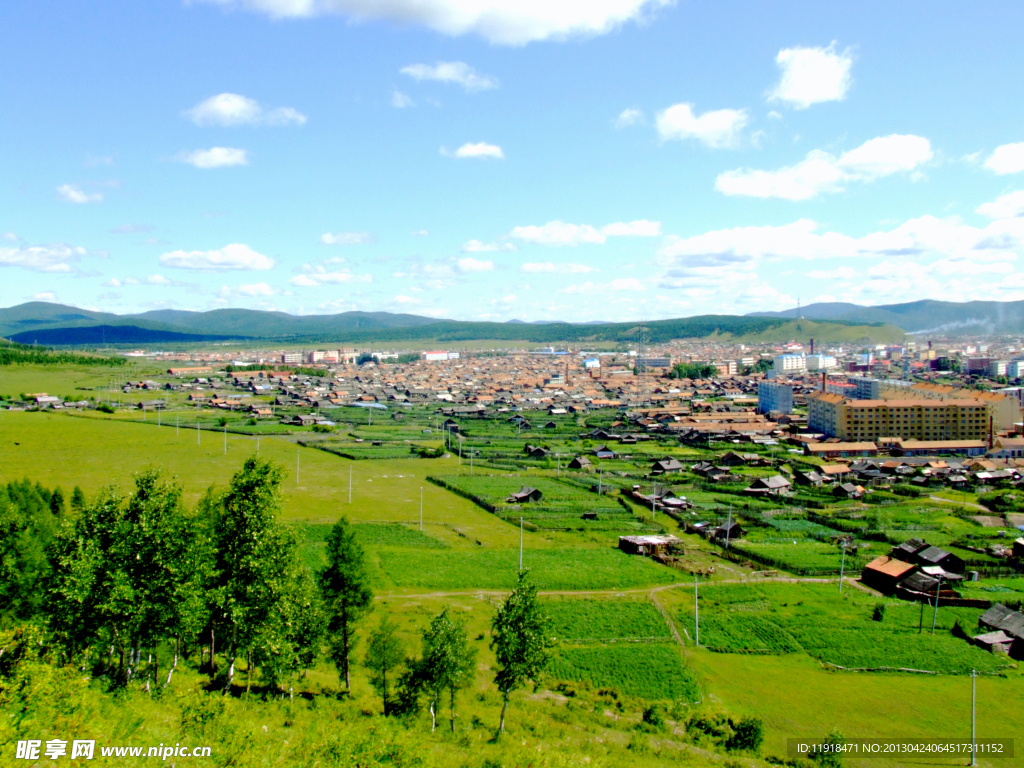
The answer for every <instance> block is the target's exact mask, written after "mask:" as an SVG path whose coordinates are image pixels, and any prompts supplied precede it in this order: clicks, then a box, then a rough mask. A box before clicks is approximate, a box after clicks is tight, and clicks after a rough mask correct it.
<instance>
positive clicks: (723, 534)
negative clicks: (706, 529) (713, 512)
mask: <svg viewBox="0 0 1024 768" xmlns="http://www.w3.org/2000/svg"><path fill="white" fill-rule="evenodd" d="M746 535H747V532H746V531H745V530H743V529H742V528H741V527H740V524H739V523H737V522H735V521H733V522H724V523H722V524H721V525H719V526H718V527H717V528H715V530H714V531H713V532H712V534H711V538H712V539H717V540H718V541H735V540H736V539H741V538H743V537H744V536H746Z"/></svg>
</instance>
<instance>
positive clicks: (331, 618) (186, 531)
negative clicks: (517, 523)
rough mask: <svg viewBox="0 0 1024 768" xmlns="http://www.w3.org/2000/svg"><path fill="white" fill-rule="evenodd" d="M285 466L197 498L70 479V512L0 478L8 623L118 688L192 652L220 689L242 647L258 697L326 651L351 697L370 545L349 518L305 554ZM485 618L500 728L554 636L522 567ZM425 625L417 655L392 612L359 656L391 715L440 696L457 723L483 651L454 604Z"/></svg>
mask: <svg viewBox="0 0 1024 768" xmlns="http://www.w3.org/2000/svg"><path fill="white" fill-rule="evenodd" d="M281 478H282V468H281V467H280V466H278V465H277V464H274V463H273V462H270V461H267V460H264V459H261V458H258V457H252V458H250V459H248V460H247V461H246V462H245V464H244V465H243V467H242V468H241V469H240V470H239V471H238V472H237V473H235V475H234V476H233V477H232V479H231V482H230V485H229V486H228V488H227V489H226V490H225V491H224V492H222V493H216V492H214V491H213V490H210V491H208V492H207V493H206V494H205V495H204V496H203V497H202V498H201V499H200V500H199V502H198V504H196V505H195V506H194V507H191V508H190V507H188V506H187V505H186V504H185V503H184V502H183V499H182V489H181V486H180V485H179V484H177V483H176V482H173V481H172V482H168V481H165V480H164V479H162V478H161V476H160V474H159V472H157V471H147V472H143V473H140V474H138V475H136V477H135V484H134V489H133V490H132V492H131V493H127V494H125V493H122V492H121V491H120V490H119V489H117V488H116V487H111V488H107V489H105V490H104V491H102V492H101V493H100V494H99V495H98V497H97V498H95V499H93V500H92V502H91V503H86V499H85V496H84V494H83V493H82V492H81V490H80V489H78V488H76V489H75V491H74V492H73V493H72V498H71V503H70V508H68V506H69V505H68V504H66V502H65V500H64V496H63V493H62V492H61V491H60V489H56V490H54V491H49V490H47V489H45V488H43V487H42V486H40V485H38V484H36V485H33V484H31V483H29V482H28V481H22V482H15V483H10V484H8V485H6V486H0V536H2V541H0V552H2V554H3V563H2V569H0V621H2V622H3V623H4V624H5V625H6V626H7V627H8V628H10V627H12V626H14V627H19V626H20V627H22V628H27V627H29V626H31V627H34V628H35V629H34V632H39V631H41V632H42V637H43V643H44V645H45V647H46V650H47V652H48V653H49V656H50V658H51V659H52V661H53V663H55V664H57V665H75V666H76V667H79V668H81V669H83V670H84V669H91V670H92V672H93V675H94V676H96V677H103V678H105V679H106V680H108V681H109V684H110V685H111V687H115V688H116V687H124V686H127V685H129V684H137V685H141V686H143V687H144V688H145V689H146V690H151V689H152V687H153V686H159V687H165V686H168V685H171V684H172V681H173V676H174V672H175V670H176V669H177V667H178V665H179V663H182V662H184V661H186V660H189V661H191V662H192V663H194V664H196V666H197V668H198V669H200V670H201V671H202V672H204V673H206V674H208V675H209V677H210V681H211V685H212V687H213V688H215V689H221V690H223V691H224V692H225V693H226V692H228V691H229V690H232V688H233V687H237V686H238V685H240V684H239V683H236V681H235V677H236V666H237V665H238V663H239V662H240V661H241V660H243V659H244V660H245V662H246V664H245V669H246V675H245V689H246V691H249V690H250V689H251V685H252V677H253V671H254V670H257V669H258V670H259V682H260V683H261V688H262V691H263V692H264V693H267V694H270V695H285V694H288V693H290V692H291V690H292V687H293V684H294V679H295V677H296V676H297V675H298V674H300V673H302V672H304V671H305V670H308V669H309V668H311V667H312V666H313V665H314V664H316V662H317V661H318V660H319V659H320V658H321V657H322V656H323V655H325V654H326V656H327V657H328V658H329V659H330V660H331V661H332V662H333V663H334V665H335V666H336V668H337V670H338V673H339V678H340V680H341V681H342V683H343V685H344V688H345V692H347V693H350V692H351V686H352V680H351V667H352V664H353V663H354V661H355V660H356V657H355V655H354V653H355V649H356V647H357V640H358V639H359V634H360V632H361V631H363V624H364V623H365V620H366V619H367V617H368V615H369V614H370V613H371V612H372V609H373V604H374V596H373V590H372V588H371V584H370V577H369V572H368V567H367V561H366V555H365V552H364V550H363V548H362V546H361V544H360V543H359V540H358V536H357V532H356V530H355V529H356V526H353V525H352V524H350V523H349V521H348V520H347V519H346V518H342V519H340V520H339V521H338V522H337V523H336V524H335V525H334V526H333V527H332V529H331V531H330V534H329V535H328V537H327V541H326V551H325V555H326V558H325V559H326V565H324V567H322V568H320V569H317V570H311V569H309V568H307V567H304V566H303V565H301V564H300V562H299V560H298V558H297V556H296V540H295V537H294V535H293V534H292V532H291V530H290V529H289V528H288V526H286V525H284V524H283V523H281V522H280V519H279V518H280V509H281ZM491 630H492V632H491V648H492V649H493V651H494V653H495V657H496V662H497V663H496V664H495V673H494V681H495V684H496V685H497V688H498V690H499V692H500V693H501V694H502V701H503V704H502V709H501V715H500V718H499V726H498V728H499V731H501V730H503V729H504V722H505V713H506V710H507V706H508V702H509V698H510V696H511V694H512V692H514V691H515V690H517V689H519V688H522V687H523V686H524V685H525V684H526V683H527V682H528V681H530V680H533V681H536V680H537V679H538V678H539V676H540V675H541V673H542V671H543V669H544V667H545V665H546V664H547V661H548V658H549V656H550V652H551V648H552V646H553V642H554V641H553V639H552V638H551V636H550V635H551V632H550V629H549V619H548V618H547V617H546V616H545V615H544V614H543V613H542V612H541V611H540V608H539V605H538V601H537V589H536V586H535V585H534V584H533V583H532V582H531V581H530V578H529V575H528V572H525V571H524V572H523V573H521V574H520V577H519V580H518V583H517V585H516V587H515V588H514V589H513V590H512V592H511V594H510V595H509V596H508V597H507V598H506V599H505V600H504V601H503V602H502V603H501V604H500V605H499V606H498V607H497V610H496V611H495V614H494V616H493V619H492V622H491ZM26 631H27V630H26ZM420 635H421V636H420V641H421V648H420V653H419V655H418V656H416V655H411V654H409V653H408V649H407V648H406V647H405V646H404V644H403V642H402V641H401V638H400V636H399V634H398V630H397V626H396V625H395V624H394V622H393V621H391V619H390V618H389V617H388V616H387V615H384V616H383V617H382V618H381V619H380V620H379V621H378V622H377V623H376V626H375V627H373V628H372V630H370V631H369V634H368V638H367V640H366V642H365V650H364V652H363V654H362V659H361V661H362V664H363V665H364V666H365V667H366V669H367V671H368V672H369V679H370V683H371V685H372V686H373V688H374V689H375V690H376V692H377V693H378V694H379V695H380V697H381V700H382V703H383V708H384V713H385V715H392V714H410V713H413V712H416V711H418V710H419V709H421V708H422V707H423V706H426V707H427V708H428V709H429V711H430V714H431V722H432V727H436V722H437V717H438V714H439V710H440V707H441V706H442V701H445V700H446V703H447V707H448V714H449V718H450V720H451V726H452V728H453V729H454V727H455V719H456V716H457V713H456V710H457V706H456V705H457V697H458V694H459V692H460V691H461V690H463V689H464V688H466V687H467V686H468V685H469V684H471V683H472V681H473V678H474V675H475V671H476V660H475V654H476V651H475V649H474V648H472V647H471V646H470V644H469V640H468V637H467V633H466V628H465V625H464V623H463V622H462V621H461V620H460V619H458V618H456V617H455V616H453V614H452V612H451V611H450V610H449V609H448V608H445V609H444V610H442V611H441V613H439V614H438V615H437V616H435V617H433V619H432V620H431V622H430V624H429V626H427V627H425V628H424V629H423V630H422V631H421V633H420ZM32 636H33V637H35V636H36V635H35V633H33V635H32ZM4 661H5V663H6V664H10V663H11V653H10V651H9V652H8V656H7V658H6V659H5V660H4ZM0 674H2V670H0Z"/></svg>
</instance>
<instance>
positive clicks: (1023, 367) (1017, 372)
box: [1006, 360, 1024, 379]
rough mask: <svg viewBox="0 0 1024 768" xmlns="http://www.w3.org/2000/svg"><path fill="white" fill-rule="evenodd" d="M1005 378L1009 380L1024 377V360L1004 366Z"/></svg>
mask: <svg viewBox="0 0 1024 768" xmlns="http://www.w3.org/2000/svg"><path fill="white" fill-rule="evenodd" d="M1006 376H1007V378H1010V379H1019V378H1021V377H1024V360H1011V361H1010V363H1008V364H1007V366H1006Z"/></svg>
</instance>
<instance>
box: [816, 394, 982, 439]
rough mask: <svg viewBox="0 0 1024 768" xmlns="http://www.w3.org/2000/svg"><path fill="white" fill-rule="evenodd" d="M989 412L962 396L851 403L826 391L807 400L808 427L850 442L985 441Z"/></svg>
mask: <svg viewBox="0 0 1024 768" xmlns="http://www.w3.org/2000/svg"><path fill="white" fill-rule="evenodd" d="M991 412H992V408H991V405H990V404H989V403H988V402H985V401H983V400H979V399H966V398H948V399H941V400H938V399H935V400H933V399H927V398H923V397H922V398H912V399H911V398H907V399H892V400H849V399H847V398H844V397H842V396H840V395H833V394H828V393H825V394H820V393H818V394H814V395H810V396H809V397H808V398H807V426H808V429H810V430H811V431H812V432H823V433H825V434H826V435H829V436H831V437H838V438H839V439H840V440H847V441H851V442H862V441H877V440H878V439H880V438H883V437H899V438H904V439H912V440H983V439H987V438H988V434H989V416H990V415H991Z"/></svg>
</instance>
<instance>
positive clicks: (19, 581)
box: [0, 480, 60, 619]
mask: <svg viewBox="0 0 1024 768" xmlns="http://www.w3.org/2000/svg"><path fill="white" fill-rule="evenodd" d="M40 491H45V489H41V488H40V487H39V486H33V485H32V484H31V483H30V482H29V481H28V480H22V481H15V482H11V483H8V484H7V485H6V486H3V485H0V615H3V616H11V617H15V618H18V619H31V618H33V617H34V616H36V614H38V612H39V610H40V608H41V607H42V605H43V600H44V595H43V584H44V582H45V580H46V578H47V576H48V574H49V572H50V565H49V561H48V559H47V555H46V548H47V547H48V546H49V545H50V543H51V542H52V541H53V538H54V536H55V535H56V533H57V531H58V528H59V525H60V522H59V520H58V518H57V517H56V515H54V514H53V512H52V502H53V496H52V495H51V496H50V499H49V501H47V499H46V495H45V493H41V492H40Z"/></svg>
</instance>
